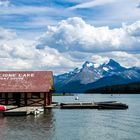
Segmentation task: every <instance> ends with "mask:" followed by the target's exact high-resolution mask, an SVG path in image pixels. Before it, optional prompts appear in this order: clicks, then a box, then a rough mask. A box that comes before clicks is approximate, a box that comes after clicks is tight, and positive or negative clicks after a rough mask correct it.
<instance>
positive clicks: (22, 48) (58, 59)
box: [0, 28, 79, 73]
mask: <svg viewBox="0 0 140 140" xmlns="http://www.w3.org/2000/svg"><path fill="white" fill-rule="evenodd" d="M2 35H3V37H1V38H0V64H1V68H0V69H1V70H39V69H40V70H43V69H45V70H54V71H55V73H63V72H64V71H67V70H69V69H72V68H73V67H76V66H77V64H79V62H73V61H72V60H71V58H70V57H69V56H67V55H66V54H61V53H59V52H58V50H56V49H54V48H49V47H47V46H46V47H45V49H44V50H38V49H36V48H35V46H36V43H37V42H36V41H32V40H27V39H22V38H19V37H18V35H17V34H16V33H15V32H12V31H11V30H8V29H4V28H1V32H0V36H2ZM62 67H63V68H62Z"/></svg>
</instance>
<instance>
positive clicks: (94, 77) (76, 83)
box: [54, 59, 140, 93]
mask: <svg viewBox="0 0 140 140" xmlns="http://www.w3.org/2000/svg"><path fill="white" fill-rule="evenodd" d="M54 79H55V87H56V92H75V93H77V92H78V93H79V92H85V91H86V90H88V89H92V88H98V87H102V86H106V85H115V84H125V83H131V82H136V81H140V68H138V67H131V68H125V67H123V66H121V65H120V64H119V63H118V62H116V61H115V60H113V59H110V60H109V62H108V63H103V64H95V63H93V62H90V61H86V62H85V63H84V64H83V65H82V67H81V68H75V69H74V70H73V71H70V72H68V73H64V74H61V75H58V76H55V77H54Z"/></svg>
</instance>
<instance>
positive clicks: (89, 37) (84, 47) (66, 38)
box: [36, 17, 140, 53]
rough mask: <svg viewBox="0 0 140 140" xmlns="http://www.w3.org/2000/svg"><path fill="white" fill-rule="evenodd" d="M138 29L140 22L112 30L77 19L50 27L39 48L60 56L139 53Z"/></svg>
mask: <svg viewBox="0 0 140 140" xmlns="http://www.w3.org/2000/svg"><path fill="white" fill-rule="evenodd" d="M139 29H140V21H137V22H136V23H134V24H132V25H128V26H127V25H123V26H122V27H121V28H114V29H110V28H109V27H107V26H103V27H95V26H92V25H89V24H87V23H86V22H85V21H84V20H82V19H81V18H78V17H74V18H68V19H67V20H63V21H61V22H59V23H58V25H56V26H49V27H48V30H47V32H46V33H45V34H44V35H43V36H42V37H41V38H40V40H39V42H40V43H39V44H38V45H37V46H36V48H37V49H44V48H45V46H49V47H51V48H55V49H57V50H58V51H59V52H67V51H80V52H82V51H83V52H94V53H95V52H102V51H107V52H108V51H127V52H128V51H137V50H140V47H139V43H140V38H138V36H139Z"/></svg>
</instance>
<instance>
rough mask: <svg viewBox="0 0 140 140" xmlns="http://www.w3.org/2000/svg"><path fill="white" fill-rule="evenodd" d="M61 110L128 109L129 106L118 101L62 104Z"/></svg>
mask: <svg viewBox="0 0 140 140" xmlns="http://www.w3.org/2000/svg"><path fill="white" fill-rule="evenodd" d="M60 108H61V109H128V105H126V104H123V103H118V102H116V101H107V102H95V103H61V104H60Z"/></svg>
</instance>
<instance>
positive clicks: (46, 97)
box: [0, 71, 54, 107]
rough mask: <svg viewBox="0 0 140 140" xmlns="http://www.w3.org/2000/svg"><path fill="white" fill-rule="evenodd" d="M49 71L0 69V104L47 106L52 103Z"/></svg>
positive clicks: (51, 74)
mask: <svg viewBox="0 0 140 140" xmlns="http://www.w3.org/2000/svg"><path fill="white" fill-rule="evenodd" d="M53 86H54V85H53V73H52V72H51V71H1V72H0V104H1V105H16V106H18V107H21V106H44V107H46V106H48V105H50V104H51V103H52V92H53Z"/></svg>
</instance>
